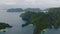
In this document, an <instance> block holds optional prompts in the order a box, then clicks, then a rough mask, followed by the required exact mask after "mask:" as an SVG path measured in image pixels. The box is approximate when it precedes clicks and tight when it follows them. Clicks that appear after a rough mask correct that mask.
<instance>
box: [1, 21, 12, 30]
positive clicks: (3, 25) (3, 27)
mask: <svg viewBox="0 0 60 34" xmlns="http://www.w3.org/2000/svg"><path fill="white" fill-rule="evenodd" d="M6 28H12V26H10V25H9V24H6V23H3V22H0V30H1V29H6Z"/></svg>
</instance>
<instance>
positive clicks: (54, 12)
mask: <svg viewBox="0 0 60 34" xmlns="http://www.w3.org/2000/svg"><path fill="white" fill-rule="evenodd" d="M21 17H22V19H23V20H25V19H26V20H27V23H26V24H23V25H22V26H23V27H24V26H27V25H29V24H33V25H34V26H35V29H34V32H33V34H41V32H42V31H43V30H44V29H47V28H48V29H52V28H55V29H58V28H59V27H60V8H50V9H48V12H46V13H44V12H39V13H34V12H30V11H28V12H25V13H23V14H22V15H21Z"/></svg>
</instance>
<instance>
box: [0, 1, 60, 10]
mask: <svg viewBox="0 0 60 34" xmlns="http://www.w3.org/2000/svg"><path fill="white" fill-rule="evenodd" d="M51 7H60V0H0V8H41V9H45V8H51Z"/></svg>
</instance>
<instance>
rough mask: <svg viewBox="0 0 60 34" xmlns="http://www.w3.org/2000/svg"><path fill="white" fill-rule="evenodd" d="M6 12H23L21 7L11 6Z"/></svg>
mask: <svg viewBox="0 0 60 34" xmlns="http://www.w3.org/2000/svg"><path fill="white" fill-rule="evenodd" d="M7 12H23V9H22V8H11V9H8V10H7Z"/></svg>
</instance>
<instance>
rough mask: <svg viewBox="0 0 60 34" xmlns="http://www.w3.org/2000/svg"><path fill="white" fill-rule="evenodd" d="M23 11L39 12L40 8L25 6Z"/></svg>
mask: <svg viewBox="0 0 60 34" xmlns="http://www.w3.org/2000/svg"><path fill="white" fill-rule="evenodd" d="M24 11H31V12H40V11H41V9H40V8H26V9H24Z"/></svg>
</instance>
